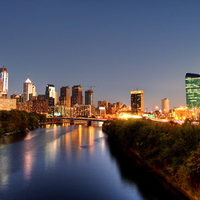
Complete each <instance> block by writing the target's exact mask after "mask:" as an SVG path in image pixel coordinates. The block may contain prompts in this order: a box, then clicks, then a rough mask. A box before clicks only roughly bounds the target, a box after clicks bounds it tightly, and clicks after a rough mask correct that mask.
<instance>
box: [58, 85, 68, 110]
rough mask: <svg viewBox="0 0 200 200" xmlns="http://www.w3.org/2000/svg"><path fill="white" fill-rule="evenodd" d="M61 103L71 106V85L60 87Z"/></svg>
mask: <svg viewBox="0 0 200 200" xmlns="http://www.w3.org/2000/svg"><path fill="white" fill-rule="evenodd" d="M59 100H60V105H63V106H66V107H70V106H71V97H70V88H69V86H63V87H61V88H60V99H59Z"/></svg>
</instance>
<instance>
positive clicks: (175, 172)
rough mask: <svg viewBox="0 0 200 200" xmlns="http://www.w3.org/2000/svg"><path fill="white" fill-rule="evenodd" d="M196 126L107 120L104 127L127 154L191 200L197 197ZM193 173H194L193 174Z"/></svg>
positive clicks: (198, 194) (199, 139)
mask: <svg viewBox="0 0 200 200" xmlns="http://www.w3.org/2000/svg"><path fill="white" fill-rule="evenodd" d="M199 130H200V129H199V127H198V126H196V127H194V126H191V125H189V124H185V125H184V126H175V125H171V124H158V123H155V122H153V123H152V122H149V121H148V120H128V121H125V120H118V121H113V122H106V123H104V125H103V131H104V132H105V133H106V134H107V135H108V137H109V138H111V139H112V140H113V141H115V143H116V144H117V145H118V146H119V148H121V149H122V150H123V151H124V152H125V153H126V154H129V155H131V156H134V157H136V158H137V160H138V161H139V162H140V163H142V165H144V166H145V167H146V168H147V169H148V170H150V171H151V172H152V173H155V174H156V175H157V176H159V177H160V178H161V179H162V180H163V181H165V182H166V183H168V184H169V185H171V187H173V188H174V189H175V190H177V191H178V192H179V193H181V194H182V195H184V196H185V197H186V198H188V199H191V200H197V199H199V198H200V191H199V186H200V184H199V179H198V178H199V171H198V170H196V171H195V168H196V167H198V164H200V163H198V159H196V158H195V156H197V157H198V156H199V154H198V153H197V152H198V149H199V148H198V147H199V144H200V143H199V142H200V137H199ZM194 175H195V176H196V177H194Z"/></svg>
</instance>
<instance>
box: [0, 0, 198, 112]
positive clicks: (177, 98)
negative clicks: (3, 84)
mask: <svg viewBox="0 0 200 200" xmlns="http://www.w3.org/2000/svg"><path fill="white" fill-rule="evenodd" d="M0 8H1V12H0V17H1V19H2V20H1V21H0V26H1V32H0V38H1V48H0V63H1V65H2V66H5V67H6V68H8V72H9V86H8V87H9V96H10V95H11V94H13V93H17V94H20V93H22V92H23V82H24V81H25V80H26V79H27V77H28V74H29V76H30V79H31V80H32V81H33V82H34V84H35V85H36V88H37V93H38V94H44V91H45V86H46V85H47V84H54V85H55V87H56V90H57V91H59V89H60V88H61V87H62V86H65V85H68V86H70V87H72V86H73V85H82V87H83V91H85V90H88V89H89V87H90V86H95V88H94V104H96V103H97V101H98V100H107V101H109V102H112V103H113V102H118V101H119V102H123V103H124V104H126V105H127V106H130V91H133V90H136V89H138V90H143V91H144V93H145V95H144V107H145V109H146V108H148V110H153V109H154V108H155V106H159V108H160V107H161V99H164V98H168V99H169V101H170V108H174V107H179V106H186V97H185V80H184V77H185V74H186V73H199V72H200V70H199V63H200V56H199V53H200V45H199V32H200V27H199V20H198V19H199V18H200V13H199V9H200V2H198V1H194V2H192V3H191V2H187V1H178V0H177V1H167V2H160V1H156V0H153V1H151V2H149V1H140V2H138V1H129V0H128V1H125V2H124V1H118V0H117V1H101V2H100V1H88V0H86V1H84V2H81V1H78V0H75V1H67V2H66V1H59V2H58V1H53V0H50V1H34V2H30V1H27V2H23V1H19V2H16V1H12V0H11V1H4V0H3V1H1V2H0Z"/></svg>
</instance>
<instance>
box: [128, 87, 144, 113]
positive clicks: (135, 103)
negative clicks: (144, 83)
mask: <svg viewBox="0 0 200 200" xmlns="http://www.w3.org/2000/svg"><path fill="white" fill-rule="evenodd" d="M131 111H132V112H133V113H136V114H138V113H140V112H144V91H142V90H136V91H131Z"/></svg>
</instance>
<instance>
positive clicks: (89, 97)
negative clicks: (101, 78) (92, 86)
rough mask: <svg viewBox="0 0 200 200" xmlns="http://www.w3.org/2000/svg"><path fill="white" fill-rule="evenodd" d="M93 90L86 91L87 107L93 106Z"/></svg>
mask: <svg viewBox="0 0 200 200" xmlns="http://www.w3.org/2000/svg"><path fill="white" fill-rule="evenodd" d="M93 93H94V92H93V90H86V91H85V105H93Z"/></svg>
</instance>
